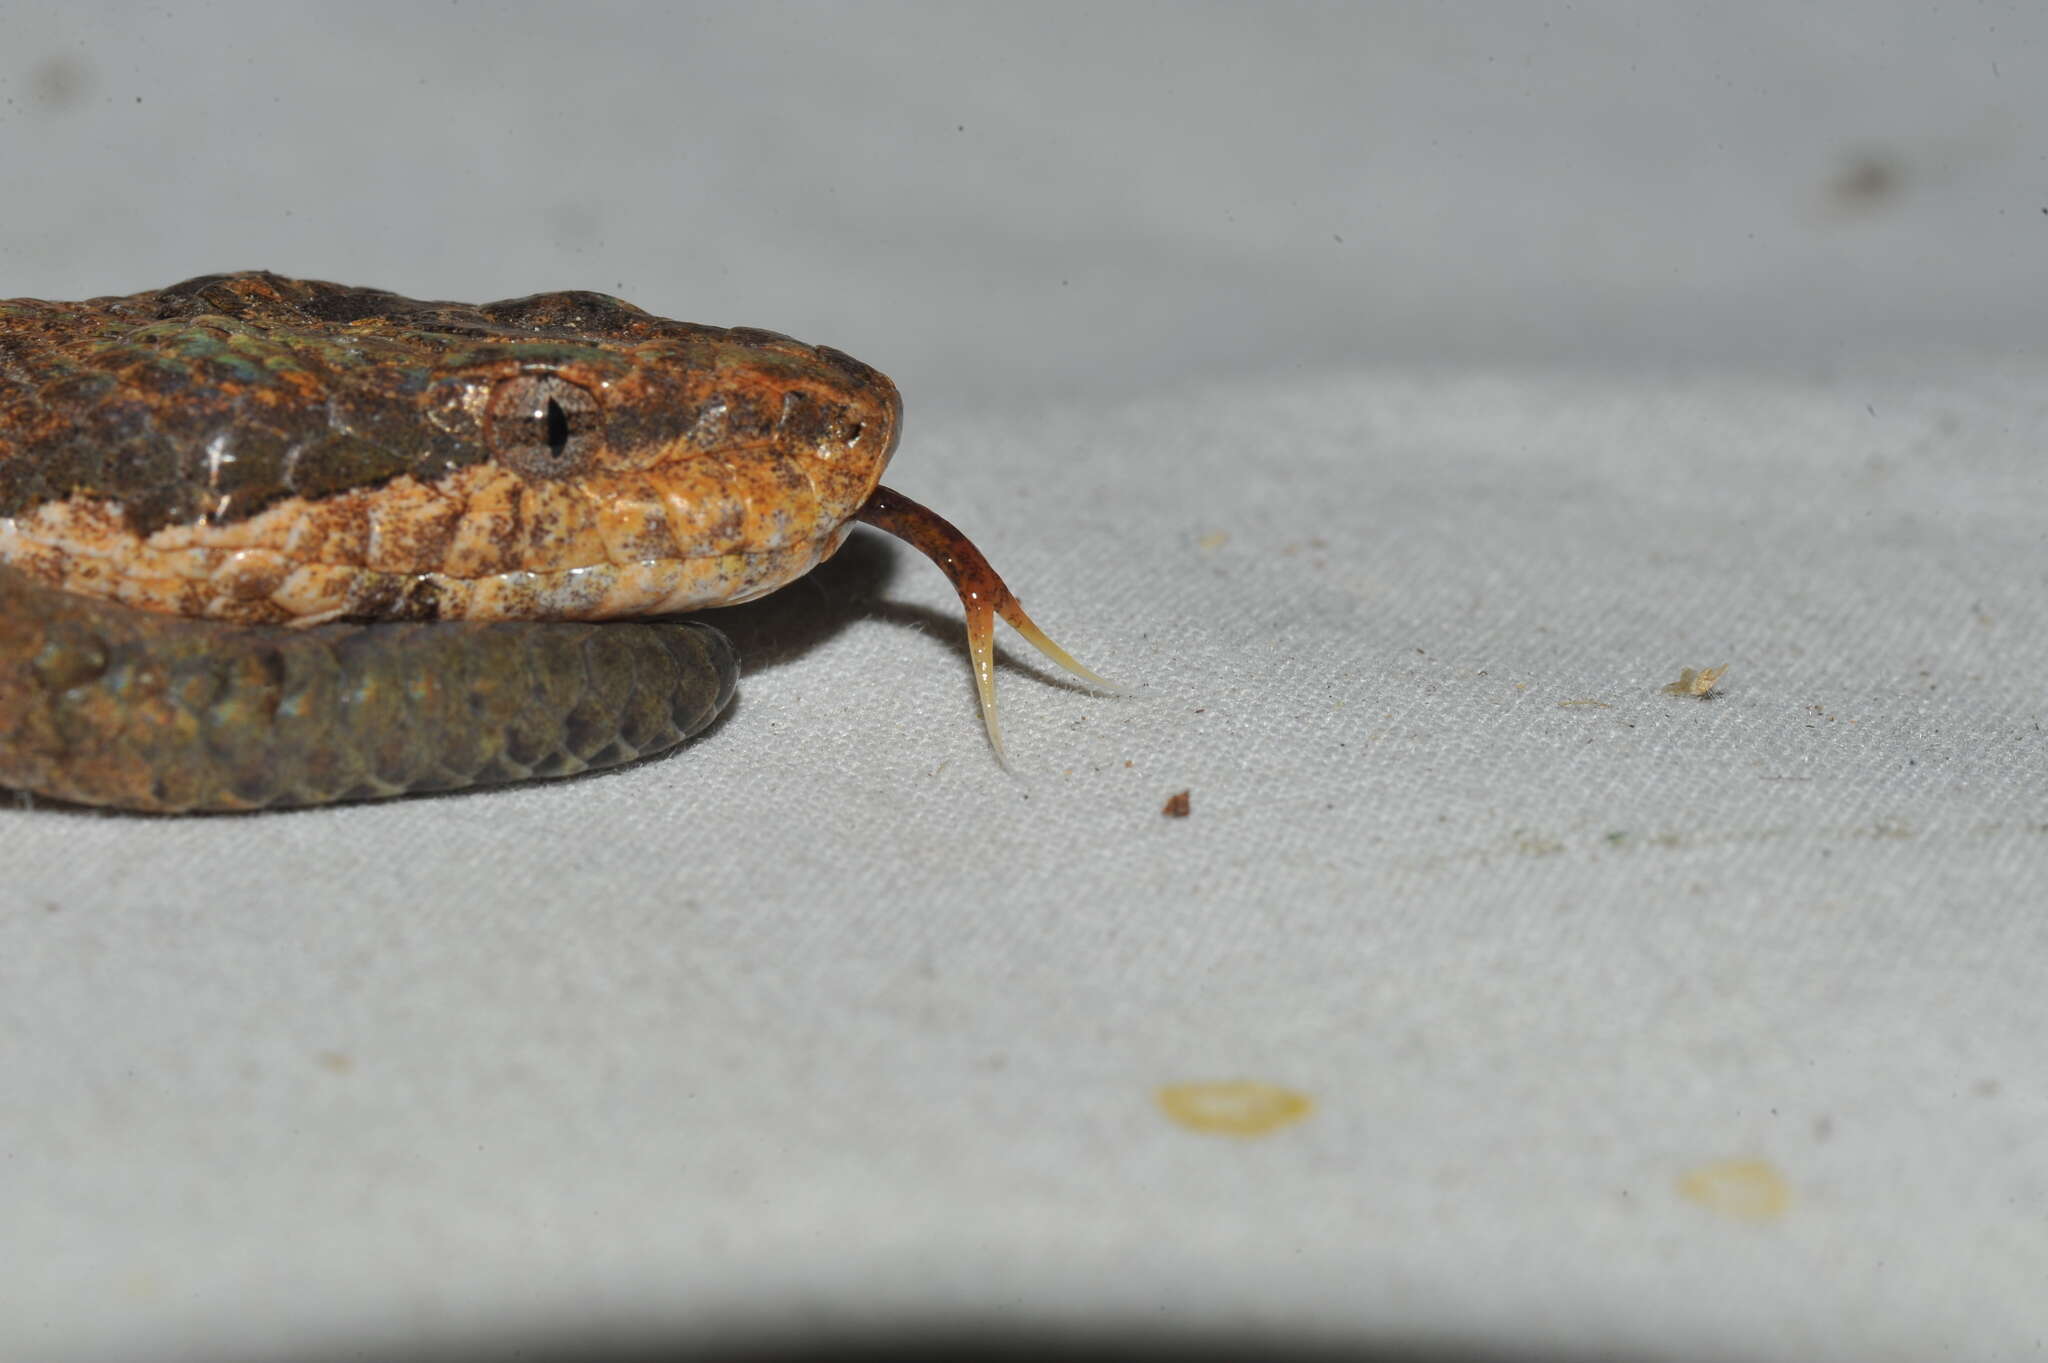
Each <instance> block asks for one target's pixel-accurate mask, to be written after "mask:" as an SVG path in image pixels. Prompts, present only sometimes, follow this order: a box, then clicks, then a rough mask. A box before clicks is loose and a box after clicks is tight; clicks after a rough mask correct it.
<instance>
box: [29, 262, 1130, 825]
mask: <svg viewBox="0 0 2048 1363" xmlns="http://www.w3.org/2000/svg"><path fill="white" fill-rule="evenodd" d="M902 421H903V404H902V399H901V395H900V394H899V393H898V391H897V388H896V385H895V384H894V383H893V382H892V381H891V380H890V379H889V378H888V377H887V376H886V375H884V374H882V373H881V372H880V371H879V370H876V369H874V368H872V367H870V366H868V365H866V364H863V363H862V362H861V361H859V360H856V359H854V358H853V357H852V356H851V355H848V354H845V353H844V352H841V351H839V350H835V349H833V348H831V347H829V346H814V345H807V344H804V343H802V342H799V341H796V340H793V339H791V338H790V337H788V336H785V335H782V334H781V333H778V332H774V331H767V330H762V329H758V328H751V327H717V326H708V325H703V324H698V323H691V322H678V321H672V320H669V319H667V318H663V317H658V316H655V315H653V314H651V313H648V312H645V311H643V310H641V309H640V308H637V307H635V306H633V305H632V304H630V303H627V302H625V301H624V300H622V299H619V298H616V297H613V296H611V295H608V294H602V293H594V292H587V291H559V292H552V293H538V294H532V295H528V296H525V297H520V298H512V299H505V300H502V301H499V302H495V303H482V304H465V303H453V302H446V301H432V300H423V299H415V298H409V297H406V296H403V295H400V294H397V293H392V292H389V291H386V290H381V289H372V288H361V287H354V286H349V285H342V284H335V283H330V282H326V281H323V280H314V279H297V278H290V277H286V276H283V275H279V274H274V273H271V272H268V271H261V270H252V271H240V272H235V273H227V274H211V275H202V276H199V277H197V278H194V279H188V280H186V281H184V282H183V283H180V284H174V285H172V286H170V287H168V288H163V289H156V290H150V291H146V292H142V293H135V294H127V295H120V296H105V297H98V298H90V299H86V300H83V301H76V302H58V301H50V300H44V299H34V298H15V299H7V300H0V786H6V787H11V788H13V789H15V790H17V791H22V792H27V793H28V794H29V795H31V796H42V797H47V798H50V799H54V800H59V801H63V802H67V803H72V804H80V805H95V806H106V807H111V808H117V809H126V810H134V811H142V812H151V813H191V812H229V811H246V810H258V809H267V808H283V807H293V806H307V805H324V804H331V803H336V802H344V801H360V800H374V799H382V798H387V797H392V796H400V795H408V794H414V793H421V792H428V791H450V790H460V789H464V788H468V787H477V786H489V785H496V784H502V783H508V782H515V781H525V780H530V779H536V778H547V777H562V776H572V775H576V774H579V773H582V772H588V771H595V770H600V769H603V768H607V767H615V766H619V765H621V764H624V763H627V762H632V761H636V760H639V759H642V758H647V757H651V756H654V755H656V754H659V753H663V752H667V751H669V750H670V749H673V748H675V747H677V746H678V745H680V744H682V743H684V742H685V741H686V740H688V739H690V738H692V737H694V736H696V735H698V734H700V733H702V732H703V731H704V730H705V729H706V728H707V727H708V726H709V725H710V724H711V723H712V722H713V721H714V720H715V719H716V718H717V717H718V716H719V714H720V713H722V712H723V711H724V709H725V707H726V706H727V705H728V703H729V702H730V701H731V699H732V697H733V695H734V692H735V688H736V685H737V681H738V675H739V660H738V658H737V657H736V655H735V652H734V649H733V647H732V645H731V643H730V642H729V641H728V640H727V639H726V637H725V636H724V635H723V634H721V633H720V632H719V631H718V630H717V629H715V628H713V627H712V626H711V625H710V624H708V623H706V622H704V621H702V620H699V619H695V618H682V617H686V616H688V615H689V614H690V613H692V612H697V611H703V610H707V609H710V608H714V607H719V606H729V605H734V604H737V603H740V602H744V601H749V600H753V599H755V598H758V597H760V596H763V595H766V594H767V593H769V592H773V591H775V590H777V589H779V588H781V587H784V586H786V585H788V584H789V583H791V582H793V581H795V580H797V579H798V578H801V577H802V576H803V575H804V574H806V573H808V572H809V571H811V569H813V568H815V567H816V566H817V565H818V564H820V563H822V562H824V561H825V560H827V559H829V558H830V557H831V556H832V555H833V554H834V553H835V552H836V551H837V550H838V549H839V547H840V546H841V545H842V544H843V543H844V542H845V541H846V539H847V537H848V535H849V534H850V533H851V532H852V530H853V528H854V526H855V524H856V523H866V524H869V525H872V526H874V527H876V528H878V529H880V530H883V531H885V532H887V533H889V534H892V535H895V536H897V537H898V538H900V539H903V540H904V541H906V542H908V543H909V544H911V545H912V546H914V547H916V548H917V549H918V550H919V551H920V552H922V553H924V554H925V555H926V556H927V557H929V558H931V559H932V560H933V561H934V562H935V563H937V564H938V566H939V567H940V568H941V569H942V570H943V571H944V572H945V573H946V575H947V577H948V578H949V579H950V580H951V582H952V583H953V585H954V588H955V590H956V591H957V592H958V593H959V596H960V600H961V604H962V607H963V609H964V612H965V614H966V623H967V635H968V652H969V657H970V661H971V665H972V670H973V674H974V681H975V687H976V692H977V697H978V701H979V705H980V710H981V715H982V719H983V723H984V726H985V728H986V732H987V735H988V741H989V743H990V745H991V748H992V749H993V752H994V754H995V757H996V760H997V761H998V762H999V763H1002V762H1004V760H1005V759H1004V750H1003V741H1002V733H1001V729H1000V726H999V724H998V722H997V709H996V693H995V673H994V642H993V640H994V633H995V625H994V622H995V620H996V619H998V618H1000V619H1002V620H1004V621H1005V622H1006V623H1008V624H1009V625H1010V626H1011V627H1012V628H1014V629H1015V630H1017V632H1018V633H1019V634H1020V635H1022V636H1023V637H1024V638H1025V639H1026V640H1027V641H1029V642H1030V643H1031V644H1032V645H1033V646H1034V647H1036V648H1038V649H1039V650H1040V651H1041V652H1043V653H1044V654H1045V655H1046V656H1047V657H1049V658H1051V659H1052V660H1053V661H1054V662H1055V663H1057V664H1058V665H1059V666H1061V667H1063V668H1065V669H1067V670H1068V671H1070V672H1073V673H1074V674H1076V675H1077V676H1079V677H1081V678H1083V679H1084V680H1086V681H1087V682H1089V683H1091V684H1093V685H1098V686H1102V687H1105V688H1108V687H1110V684H1109V683H1107V682H1105V681H1104V680H1103V679H1102V678H1101V677H1099V676H1097V675H1096V674H1095V673H1094V672H1092V671H1091V670H1089V669H1088V668H1086V667H1084V666H1082V665H1081V664H1080V663H1079V662H1077V661H1075V660H1074V658H1073V657H1072V656H1071V655H1069V654H1068V653H1067V652H1066V651H1065V650H1064V649H1062V648H1061V647H1060V646H1059V645H1058V644H1056V643H1054V642H1053V641H1052V640H1051V639H1050V638H1049V637H1047V636H1046V634H1045V633H1044V631H1042V630H1040V629H1039V628H1038V627H1037V625H1035V624H1034V623H1033V622H1032V620H1031V619H1030V617H1029V616H1028V615H1026V614H1025V612H1024V609H1023V607H1022V605H1021V604H1020V603H1019V602H1018V600H1017V598H1016V596H1015V595H1014V594H1013V593H1012V592H1011V591H1010V590H1009V588H1008V587H1007V586H1006V585H1005V584H1004V583H1003V581H1002V579H1001V577H1000V576H999V575H998V574H997V573H996V572H995V570H994V569H993V568H992V567H991V566H990V565H989V563H988V560H987V559H986V557H985V556H984V555H983V554H982V553H981V552H980V551H979V550H978V549H977V548H976V547H975V546H974V545H973V543H972V542H970V541H969V540H968V539H967V537H966V536H965V535H963V534H962V533H961V532H960V531H959V530H958V529H957V528H956V527H955V526H953V525H952V524H951V523H950V522H948V521H946V520H945V519H944V518H942V517H940V516H938V515H937V514H936V513H934V512H932V511H931V510H929V509H928V508H926V507H924V506H921V505H920V504H918V503H917V502H915V501H912V500H911V499H910V498H908V497H905V496H903V495H901V494H899V493H896V492H894V491H892V490H890V489H889V488H887V487H884V486H882V484H881V477H882V474H883V472H884V470H885V469H886V467H887V465H888V463H889V460H890V457H891V456H892V455H893V454H894V453H895V450H896V447H897V444H898V440H899V437H900V435H901V432H902Z"/></svg>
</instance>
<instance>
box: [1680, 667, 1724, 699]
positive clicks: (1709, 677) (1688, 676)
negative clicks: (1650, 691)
mask: <svg viewBox="0 0 2048 1363" xmlns="http://www.w3.org/2000/svg"><path fill="white" fill-rule="evenodd" d="M1727 670H1728V664H1726V663H1722V664H1721V665H1720V666H1719V667H1702V668H1700V669H1698V670H1697V671H1695V670H1694V669H1692V668H1690V667H1688V668H1684V669H1682V670H1681V671H1680V672H1679V674H1678V680H1677V681H1675V682H1667V683H1665V686H1664V694H1665V695H1667V696H1692V697H1694V698H1696V699H1699V700H1705V699H1707V698H1708V697H1709V696H1711V695H1713V694H1714V688H1715V687H1717V686H1719V685H1720V684H1721V674H1722V673H1724V672H1726V671H1727Z"/></svg>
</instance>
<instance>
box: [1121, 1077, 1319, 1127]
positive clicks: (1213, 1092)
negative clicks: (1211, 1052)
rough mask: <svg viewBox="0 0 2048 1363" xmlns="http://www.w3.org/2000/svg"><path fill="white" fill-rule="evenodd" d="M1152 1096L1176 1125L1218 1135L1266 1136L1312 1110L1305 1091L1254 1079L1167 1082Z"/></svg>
mask: <svg viewBox="0 0 2048 1363" xmlns="http://www.w3.org/2000/svg"><path fill="white" fill-rule="evenodd" d="M1153 1096H1154V1097H1155V1098H1156V1099H1157V1100H1158V1102H1159V1110H1160V1111H1161V1112H1164V1113H1165V1114H1166V1115H1167V1116H1168V1117H1170V1118H1172V1119H1173V1120H1174V1121H1175V1122H1176V1123H1178V1124H1179V1125H1181V1126H1184V1127H1186V1128H1187V1129H1188V1130H1190V1131H1206V1132H1209V1133H1211V1134H1214V1135H1220V1136H1268V1135H1271V1134H1272V1133H1273V1132H1275V1131H1278V1130H1279V1129H1280V1128H1281V1127H1283V1126H1293V1125H1294V1124H1295V1123H1296V1122H1298V1121H1300V1120H1301V1119H1302V1118H1304V1117H1306V1116H1308V1114H1309V1113H1311V1112H1313V1111H1314V1110H1315V1100H1314V1099H1312V1098H1310V1097H1309V1096H1308V1095H1307V1094H1306V1093H1298V1092H1296V1091H1295V1090H1293V1089H1288V1088H1281V1087H1280V1086H1279V1085H1278V1084H1262V1083H1260V1082H1259V1081H1258V1080H1256V1079H1225V1080H1221V1081H1216V1082H1211V1083H1201V1084H1168V1085H1166V1086H1165V1087H1164V1088H1162V1089H1160V1090H1159V1092H1158V1093H1156V1094H1155V1095H1153Z"/></svg>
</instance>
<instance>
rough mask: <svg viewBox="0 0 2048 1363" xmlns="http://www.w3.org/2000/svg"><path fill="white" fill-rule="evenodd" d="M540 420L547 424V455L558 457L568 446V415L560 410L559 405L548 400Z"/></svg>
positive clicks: (560, 406) (551, 399)
mask: <svg viewBox="0 0 2048 1363" xmlns="http://www.w3.org/2000/svg"><path fill="white" fill-rule="evenodd" d="M542 420H544V421H545V422H546V423H547V432H548V453H549V454H552V455H556V456H558V457H559V456H560V455H561V453H562V451H563V450H564V449H566V448H568V445H569V414H568V413H567V412H565V411H563V410H562V404H561V403H559V402H556V401H555V400H554V399H553V398H549V399H548V406H547V411H546V412H544V413H542Z"/></svg>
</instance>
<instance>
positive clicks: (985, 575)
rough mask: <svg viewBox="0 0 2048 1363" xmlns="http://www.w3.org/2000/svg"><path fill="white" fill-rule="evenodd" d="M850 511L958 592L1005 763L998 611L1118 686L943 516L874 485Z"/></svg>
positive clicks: (1048, 649)
mask: <svg viewBox="0 0 2048 1363" xmlns="http://www.w3.org/2000/svg"><path fill="white" fill-rule="evenodd" d="M856 515H857V517H858V518H859V519H860V520H864V521H866V522H867V523H868V524H869V525H872V526H874V527H875V528H876V529H878V530H886V531H888V532H889V533H890V534H892V535H894V536H895V537H896V538H897V539H900V540H903V541H904V542H905V543H907V544H910V545H911V546H913V547H914V548H916V549H917V550H918V551H919V552H921V553H923V554H924V556H925V557H927V558H929V559H930V560H931V561H932V562H934V563H936V564H938V565H939V567H940V569H941V570H942V571H944V573H945V574H946V576H947V577H948V578H951V579H952V582H953V589H954V590H955V591H957V592H959V593H960V604H961V606H963V607H964V608H965V609H966V611H967V651H968V653H969V654H970V655H971V656H972V657H973V659H974V689H975V690H976V691H977V692H978V693H980V696H981V720H982V723H984V724H986V725H987V726H988V741H989V744H990V746H992V747H993V748H994V749H995V750H996V760H997V761H998V762H1002V763H1003V765H1005V766H1008V765H1009V762H1008V760H1007V759H1006V758H1005V757H1004V756H1003V731H1002V729H1001V728H1000V727H999V726H998V725H997V723H996V621H995V618H996V617H997V616H998V615H1000V616H1002V617H1003V619H1004V620H1006V621H1008V622H1009V625H1010V628H1012V629H1014V630H1016V631H1017V633H1019V634H1021V635H1023V636H1024V638H1025V639H1026V640H1027V641H1028V642H1029V643H1030V645H1031V646H1032V647H1033V648H1035V649H1037V650H1038V651H1039V652H1040V653H1043V654H1044V655H1045V656H1046V657H1048V658H1050V659H1052V660H1053V661H1054V662H1056V663H1058V664H1059V665H1060V666H1061V667H1063V668H1065V669H1066V670H1067V671H1069V672H1071V673H1073V674H1074V675H1075V676H1077V677H1080V678H1082V679H1083V680H1086V681H1089V682H1092V683H1094V684H1095V685H1096V686H1099V687H1101V688H1103V689H1104V690H1107V691H1120V690H1122V689H1123V688H1122V687H1120V686H1118V685H1117V684H1116V683H1115V682H1112V681H1109V680H1107V679H1105V678H1102V677H1098V676H1096V675H1095V674H1094V673H1093V672H1091V671H1089V670H1088V669H1087V668H1085V667H1083V666H1082V665H1081V664H1080V663H1078V662H1076V661H1074V658H1073V655H1071V654H1069V653H1068V652H1067V651H1066V650H1065V649H1063V648H1061V647H1060V646H1059V645H1058V644H1056V643H1054V642H1053V641H1052V640H1051V639H1049V638H1047V637H1046V633H1045V631H1044V630H1042V629H1040V628H1039V627H1038V626H1037V625H1034V624H1032V623H1031V617H1030V616H1028V615H1026V614H1025V613H1024V607H1023V606H1022V605H1020V604H1019V603H1018V601H1017V598H1016V597H1015V596H1014V595H1013V594H1012V593H1011V591H1010V589H1009V588H1008V587H1006V586H1004V585H1003V579H1002V578H1000V577H998V576H997V575H996V570H995V569H994V568H991V567H990V566H989V562H988V560H987V559H985V558H983V557H982V555H981V550H979V549H977V548H975V547H974V545H973V543H972V542H970V541H969V540H968V538H967V536H965V535H963V534H961V533H960V532H959V530H957V529H956V528H954V526H953V523H952V522H951V521H949V520H947V519H946V518H945V517H944V516H941V515H939V514H938V513H937V512H936V511H933V510H932V509H931V508H930V507H927V506H921V505H919V504H918V503H916V502H913V501H912V500H910V498H908V497H906V496H904V495H903V494H902V493H900V492H892V491H890V490H889V489H888V488H885V487H877V488H876V489H875V492H874V495H873V496H872V497H869V498H868V500H867V503H866V505H864V506H862V507H861V509H860V510H859V512H857V513H856Z"/></svg>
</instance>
